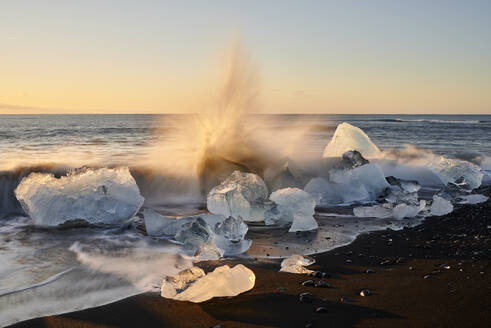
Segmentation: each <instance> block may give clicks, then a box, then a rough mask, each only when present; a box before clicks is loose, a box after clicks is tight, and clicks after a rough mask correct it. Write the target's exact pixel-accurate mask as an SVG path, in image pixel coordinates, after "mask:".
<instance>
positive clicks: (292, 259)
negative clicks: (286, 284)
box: [280, 254, 315, 274]
mask: <svg viewBox="0 0 491 328" xmlns="http://www.w3.org/2000/svg"><path fill="white" fill-rule="evenodd" d="M314 263H315V260H314V259H311V258H308V257H303V256H302V255H299V254H293V255H291V256H289V257H287V258H285V259H284V260H283V261H281V268H280V272H288V273H299V274H309V273H312V272H313V271H312V270H310V269H307V268H306V266H309V265H312V264H314Z"/></svg>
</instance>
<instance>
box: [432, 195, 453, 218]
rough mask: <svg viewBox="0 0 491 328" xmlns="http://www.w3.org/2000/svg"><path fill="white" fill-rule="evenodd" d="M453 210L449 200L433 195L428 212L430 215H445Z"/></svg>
mask: <svg viewBox="0 0 491 328" xmlns="http://www.w3.org/2000/svg"><path fill="white" fill-rule="evenodd" d="M452 211H453V205H452V203H451V202H450V201H448V200H446V199H445V198H442V197H440V196H437V195H434V196H433V203H431V208H430V214H431V215H437V216H440V215H445V214H448V213H450V212H452Z"/></svg>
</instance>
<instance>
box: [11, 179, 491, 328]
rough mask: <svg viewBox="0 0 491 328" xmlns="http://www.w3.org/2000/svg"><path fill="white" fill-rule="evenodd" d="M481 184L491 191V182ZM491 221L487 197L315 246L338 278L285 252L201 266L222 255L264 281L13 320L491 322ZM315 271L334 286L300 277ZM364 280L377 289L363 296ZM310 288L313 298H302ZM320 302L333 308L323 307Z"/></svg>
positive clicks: (88, 323)
mask: <svg viewBox="0 0 491 328" xmlns="http://www.w3.org/2000/svg"><path fill="white" fill-rule="evenodd" d="M480 193H484V194H486V195H487V196H490V195H491V188H489V187H488V188H482V190H481V191H480ZM490 228H491V201H490V200H488V201H487V202H485V203H482V204H477V205H465V206H462V207H461V208H458V209H456V210H455V211H454V212H452V213H450V214H448V215H445V216H442V217H428V218H426V219H425V220H424V221H423V222H422V223H421V224H419V225H417V226H415V227H411V228H404V229H401V230H397V231H395V230H390V229H387V230H382V231H374V232H370V233H363V234H360V235H359V236H358V237H357V238H356V239H355V240H354V241H353V242H351V243H350V244H348V245H345V246H341V247H337V248H335V249H333V250H330V251H327V252H324V253H319V254H316V255H312V256H311V257H312V258H314V259H316V263H315V264H313V265H312V266H310V267H309V269H312V270H318V271H321V272H327V273H328V274H329V275H330V277H329V278H325V279H317V278H313V277H310V276H307V275H298V274H289V273H280V272H278V271H279V267H280V265H279V263H280V260H278V259H261V260H259V261H254V260H253V259H239V260H222V261H211V262H204V263H199V264H198V266H200V267H202V268H204V269H205V271H209V270H210V269H211V268H213V267H214V266H216V265H217V264H218V263H219V264H220V265H223V264H231V265H235V264H238V263H242V264H244V265H246V266H247V267H249V268H250V269H252V270H253V271H254V273H255V274H256V285H255V286H254V288H253V289H252V290H251V291H249V292H246V293H244V294H241V295H238V296H236V297H229V298H214V299H212V300H209V301H206V302H203V303H197V304H194V303H189V302H178V301H173V300H169V299H165V298H162V297H160V295H159V294H158V293H145V294H140V295H137V296H132V297H129V298H126V299H123V300H120V301H117V302H114V303H110V304H107V305H103V306H100V307H95V308H90V309H86V310H82V311H77V312H70V313H65V314H61V315H55V316H47V317H42V318H36V319H31V320H27V321H23V322H19V323H16V324H14V325H12V326H11V327H135V326H144V327H214V326H216V325H221V326H222V327H306V326H308V325H309V324H311V325H312V327H353V326H356V327H394V326H404V327H406V326H407V327H426V326H432V327H463V326H466V327H487V323H489V322H491V298H489V292H490V291H491V278H490V276H489V272H488V271H489V264H490V263H489V262H490V261H489V259H490V258H491V248H490V246H491V229H490ZM367 270H372V271H373V273H366V272H367ZM368 272H370V271H368ZM425 277H426V278H425ZM311 279H312V280H314V281H318V280H324V281H325V282H327V283H329V284H331V285H332V287H331V288H317V287H313V286H302V285H301V283H302V282H304V281H306V280H311ZM362 289H368V290H369V291H370V292H371V295H370V296H368V297H362V296H360V294H359V293H360V291H361V290H362ZM304 292H308V293H310V294H311V295H312V299H313V301H312V303H309V304H303V303H300V302H299V301H298V298H299V297H298V295H299V294H300V293H304ZM319 307H324V308H325V309H326V310H327V313H316V312H315V311H316V309H317V308H319Z"/></svg>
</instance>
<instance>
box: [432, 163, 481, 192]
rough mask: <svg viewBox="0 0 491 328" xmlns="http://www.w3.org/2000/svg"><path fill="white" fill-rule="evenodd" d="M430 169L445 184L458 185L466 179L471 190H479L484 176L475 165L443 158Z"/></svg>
mask: <svg viewBox="0 0 491 328" xmlns="http://www.w3.org/2000/svg"><path fill="white" fill-rule="evenodd" d="M430 169H431V170H432V171H433V172H434V173H436V174H437V175H438V177H439V178H440V180H441V181H442V182H443V184H445V185H447V184H448V183H449V182H453V183H456V182H457V181H458V180H459V179H464V180H465V181H466V183H467V186H468V188H469V189H475V188H478V187H479V186H480V185H481V182H482V178H483V176H484V175H483V173H482V172H481V169H480V168H479V167H478V166H477V165H475V164H472V163H470V162H467V161H462V160H458V159H450V158H445V157H443V156H439V157H437V158H435V159H434V160H433V161H432V163H431V165H430Z"/></svg>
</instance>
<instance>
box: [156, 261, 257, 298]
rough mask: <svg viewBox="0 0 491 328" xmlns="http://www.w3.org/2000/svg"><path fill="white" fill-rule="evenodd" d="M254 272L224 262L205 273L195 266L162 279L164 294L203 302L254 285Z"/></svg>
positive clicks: (236, 293) (241, 291)
mask: <svg viewBox="0 0 491 328" xmlns="http://www.w3.org/2000/svg"><path fill="white" fill-rule="evenodd" d="M255 282H256V276H255V275H254V272H252V270H250V269H249V268H247V267H245V266H244V265H242V264H237V265H236V266H234V267H233V268H230V267H229V266H228V265H224V266H221V267H218V268H216V269H215V270H214V271H213V272H210V273H208V274H206V275H204V272H203V270H201V269H199V268H195V269H194V268H192V269H188V270H185V271H183V272H181V273H179V274H178V275H177V276H175V277H170V278H166V279H165V280H164V281H163V282H162V288H161V295H162V297H165V298H172V299H174V300H178V301H189V302H193V303H200V302H204V301H207V300H209V299H211V298H213V297H225V296H237V295H239V294H241V293H244V292H246V291H248V290H251V289H252V288H253V287H254V284H255Z"/></svg>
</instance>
